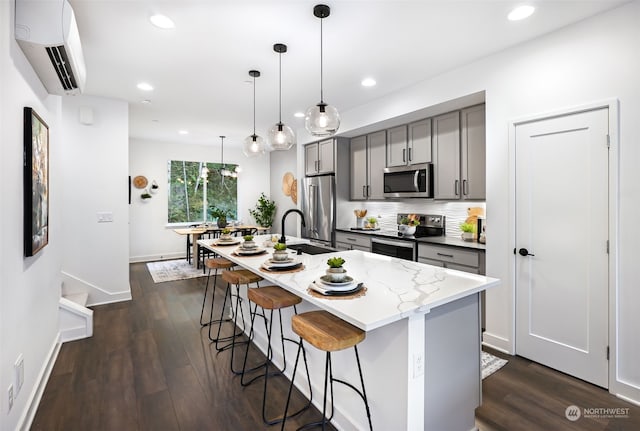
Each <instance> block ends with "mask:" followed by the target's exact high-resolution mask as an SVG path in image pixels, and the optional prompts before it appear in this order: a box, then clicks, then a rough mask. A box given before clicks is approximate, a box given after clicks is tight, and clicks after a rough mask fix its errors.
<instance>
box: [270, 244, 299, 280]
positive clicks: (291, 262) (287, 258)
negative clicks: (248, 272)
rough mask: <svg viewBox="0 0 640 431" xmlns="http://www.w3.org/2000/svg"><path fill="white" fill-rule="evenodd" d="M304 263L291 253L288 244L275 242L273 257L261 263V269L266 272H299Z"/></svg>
mask: <svg viewBox="0 0 640 431" xmlns="http://www.w3.org/2000/svg"><path fill="white" fill-rule="evenodd" d="M303 269H304V265H303V264H302V262H301V261H300V260H299V259H298V258H297V257H296V256H295V255H291V254H289V252H288V251H287V245H286V244H282V243H275V244H274V245H273V253H272V255H271V257H270V258H269V259H267V260H265V261H264V262H263V263H262V265H260V270H261V271H265V272H280V273H284V272H297V271H302V270H303Z"/></svg>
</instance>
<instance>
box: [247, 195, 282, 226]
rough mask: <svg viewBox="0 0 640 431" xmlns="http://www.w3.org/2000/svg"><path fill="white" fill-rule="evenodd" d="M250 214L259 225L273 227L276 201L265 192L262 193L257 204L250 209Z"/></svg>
mask: <svg viewBox="0 0 640 431" xmlns="http://www.w3.org/2000/svg"><path fill="white" fill-rule="evenodd" d="M249 214H251V216H252V217H253V218H254V219H255V220H256V223H257V224H258V225H259V226H262V227H271V225H272V224H273V216H274V215H275V214H276V203H275V201H272V200H270V199H268V198H267V197H266V196H265V194H264V193H260V197H259V198H258V202H257V203H256V206H255V207H254V208H253V209H250V210H249Z"/></svg>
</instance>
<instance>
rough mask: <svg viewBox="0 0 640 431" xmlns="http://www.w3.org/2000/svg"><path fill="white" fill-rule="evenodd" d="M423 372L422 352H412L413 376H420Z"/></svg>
mask: <svg viewBox="0 0 640 431" xmlns="http://www.w3.org/2000/svg"><path fill="white" fill-rule="evenodd" d="M423 374H424V353H414V355H413V377H414V378H416V377H420V376H422V375H423Z"/></svg>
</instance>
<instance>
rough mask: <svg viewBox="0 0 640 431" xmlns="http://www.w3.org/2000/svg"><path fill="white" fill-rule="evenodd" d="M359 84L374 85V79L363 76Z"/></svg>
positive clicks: (364, 85)
mask: <svg viewBox="0 0 640 431" xmlns="http://www.w3.org/2000/svg"><path fill="white" fill-rule="evenodd" d="M360 84H362V86H363V87H373V86H374V85H376V80H375V79H373V78H364V79H363V80H362V82H361V83H360Z"/></svg>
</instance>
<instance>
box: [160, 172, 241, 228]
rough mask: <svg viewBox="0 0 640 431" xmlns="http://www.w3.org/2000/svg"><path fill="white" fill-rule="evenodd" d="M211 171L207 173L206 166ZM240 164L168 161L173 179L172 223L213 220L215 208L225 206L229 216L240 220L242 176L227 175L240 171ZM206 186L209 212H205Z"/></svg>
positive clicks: (169, 173) (171, 178) (170, 220)
mask: <svg viewBox="0 0 640 431" xmlns="http://www.w3.org/2000/svg"><path fill="white" fill-rule="evenodd" d="M205 165H206V167H207V169H208V170H209V172H208V174H207V175H203V168H204V167H205ZM236 168H237V165H232V164H225V165H224V166H223V165H221V164H220V163H209V162H187V161H182V160H171V161H170V162H168V166H167V169H168V176H167V177H168V178H169V187H168V190H169V211H168V222H169V223H199V222H202V221H205V222H206V221H212V217H211V215H210V210H211V208H213V207H216V208H220V209H224V210H226V211H227V212H228V214H229V219H236V218H237V213H238V194H237V191H238V179H237V178H235V177H233V176H223V175H222V172H223V171H228V172H229V173H235V172H236ZM205 189H206V205H207V212H206V214H205V213H203V206H204V203H205V196H204V192H205Z"/></svg>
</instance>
